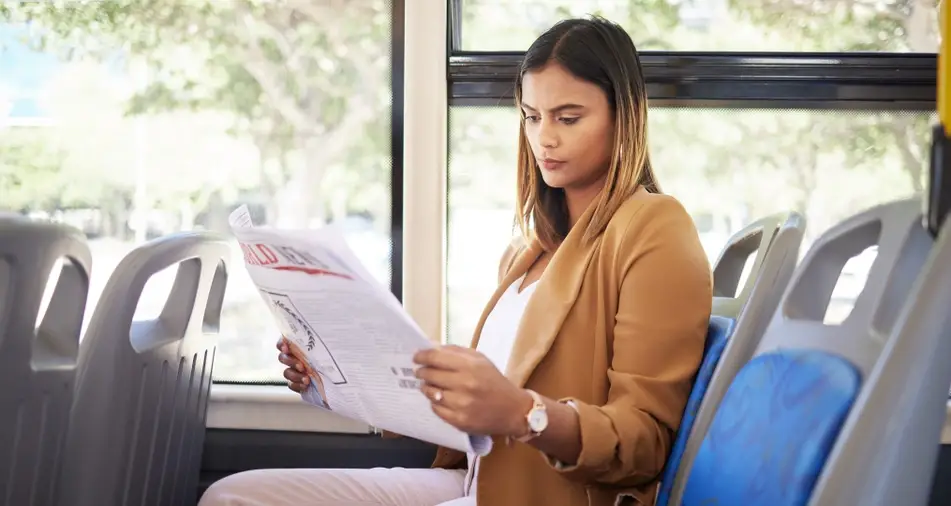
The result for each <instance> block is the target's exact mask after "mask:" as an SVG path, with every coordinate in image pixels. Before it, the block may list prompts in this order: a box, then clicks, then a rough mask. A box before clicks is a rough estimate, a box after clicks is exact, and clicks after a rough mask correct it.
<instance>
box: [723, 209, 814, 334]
mask: <svg viewBox="0 0 951 506" xmlns="http://www.w3.org/2000/svg"><path fill="white" fill-rule="evenodd" d="M805 229H806V218H805V217H804V216H803V215H801V214H799V213H797V212H795V211H789V212H783V213H776V214H771V215H769V216H766V217H764V218H760V219H758V220H756V221H754V222H753V223H750V224H749V225H747V226H746V227H743V229H742V230H740V231H739V232H737V233H735V234H733V236H732V237H730V239H729V240H728V241H727V244H726V246H725V247H724V248H723V249H722V250H721V251H720V256H719V257H717V261H716V262H715V263H714V267H713V314H715V315H719V316H725V317H728V318H736V317H738V316H739V315H740V312H742V311H743V308H744V307H746V303H747V302H749V300H750V298H751V297H752V295H753V288H754V287H755V286H756V283H757V282H758V281H759V279H760V277H761V276H762V275H763V274H764V273H765V274H767V275H769V274H771V272H768V269H764V267H765V266H764V263H765V262H766V259H767V258H768V255H769V252H770V247H771V246H772V244H773V243H774V242H775V241H776V240H777V239H778V238H780V237H782V239H783V241H784V242H788V243H789V245H790V246H788V247H794V248H795V251H793V252H792V253H794V256H795V255H798V251H799V250H798V248H799V245H800V244H801V243H802V236H803V235H804V234H805ZM784 251H785V250H784ZM754 253H755V254H756V256H755V257H753V264H752V266H751V268H750V271H749V275H748V276H747V278H746V280H745V281H744V280H743V272H744V270H745V267H746V265H747V262H748V260H749V258H750V257H751V256H752V255H753V254H754ZM740 281H744V283H743V286H742V287H741V286H740Z"/></svg>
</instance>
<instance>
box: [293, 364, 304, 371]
mask: <svg viewBox="0 0 951 506" xmlns="http://www.w3.org/2000/svg"><path fill="white" fill-rule="evenodd" d="M294 368H296V369H297V370H298V371H300V372H304V366H303V365H302V364H297V365H296V366H294Z"/></svg>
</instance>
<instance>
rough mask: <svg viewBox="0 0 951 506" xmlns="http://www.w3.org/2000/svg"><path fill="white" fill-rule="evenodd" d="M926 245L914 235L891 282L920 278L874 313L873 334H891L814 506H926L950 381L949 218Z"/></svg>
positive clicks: (822, 479)
mask: <svg viewBox="0 0 951 506" xmlns="http://www.w3.org/2000/svg"><path fill="white" fill-rule="evenodd" d="M926 229H927V228H926ZM928 233H929V236H930V233H931V232H930V230H928ZM928 243H929V241H928V240H927V239H925V238H924V237H922V236H921V235H920V234H919V233H918V232H917V231H916V232H915V234H914V239H912V240H909V241H908V243H906V244H905V248H906V249H907V250H910V252H909V253H908V254H906V255H905V256H904V260H903V263H902V264H899V265H897V266H896V270H895V271H894V272H893V274H892V279H891V280H890V282H892V283H894V282H896V281H897V282H898V283H912V282H913V281H914V280H915V278H917V281H914V284H913V286H912V287H911V289H910V290H909V292H910V294H909V295H908V296H907V297H903V295H904V293H903V291H902V290H897V289H895V288H894V287H889V289H890V290H891V292H890V293H888V294H887V295H886V296H885V297H884V300H886V301H887V302H883V307H882V308H881V309H879V311H878V313H877V314H876V315H874V320H873V324H872V325H873V326H874V330H875V331H876V332H877V333H878V335H879V336H889V337H888V338H887V341H886V342H885V343H884V345H883V349H882V357H881V359H880V360H879V361H878V363H877V364H876V365H875V367H874V368H873V369H872V370H871V372H870V373H869V375H868V379H867V380H866V381H865V385H864V386H863V389H862V392H861V394H860V395H859V398H858V399H857V401H856V405H855V407H854V408H853V409H852V413H850V415H849V417H848V419H847V420H846V422H845V425H844V426H843V428H842V435H841V436H840V437H839V441H838V443H837V445H836V447H835V448H834V450H833V452H832V454H831V455H830V456H829V459H828V461H827V463H826V467H825V469H824V472H823V474H822V475H821V476H820V478H819V482H818V483H817V484H816V488H815V491H814V492H813V497H812V504H814V505H821V506H826V505H836V504H863V505H865V504H868V505H873V506H876V505H882V506H884V505H893V504H902V505H908V506H918V505H921V506H924V505H926V504H928V503H929V500H930V493H931V488H932V487H931V486H932V480H933V479H934V473H935V467H936V466H937V460H938V452H939V448H940V447H939V444H938V442H940V440H941V430H942V428H943V426H944V424H945V420H946V417H947V390H948V385H949V384H951V360H948V357H949V356H951V311H949V308H951V220H945V222H944V223H943V224H942V226H941V228H940V229H939V232H938V234H937V238H936V239H935V242H934V246H933V247H932V249H931V252H930V254H929V255H925V254H924V251H925V250H927V246H928ZM918 271H921V274H920V275H917V276H916V274H917V273H918ZM903 299H904V300H906V301H907V302H906V304H903V305H902V307H901V308H900V309H897V310H896V309H894V308H893V306H896V305H899V304H900V303H901V302H902V300H903Z"/></svg>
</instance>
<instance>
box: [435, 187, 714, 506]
mask: <svg viewBox="0 0 951 506" xmlns="http://www.w3.org/2000/svg"><path fill="white" fill-rule="evenodd" d="M593 208H594V206H590V208H589V210H588V211H587V212H586V213H585V214H584V215H583V216H582V217H581V218H580V219H579V221H578V224H577V226H575V227H574V228H573V229H572V232H571V233H570V234H569V235H568V237H567V238H566V239H565V241H564V242H563V243H562V245H561V246H560V247H559V248H558V250H557V251H556V253H555V255H554V256H553V257H552V259H551V262H550V263H549V265H548V267H547V268H546V270H545V273H544V274H543V275H542V277H541V279H539V281H538V285H537V286H536V289H535V293H534V294H533V295H532V297H531V299H530V301H529V303H528V306H527V307H526V309H525V313H524V316H523V317H522V322H521V325H520V327H519V329H518V333H517V337H516V341H515V345H514V347H513V350H512V356H511V359H510V360H509V366H508V370H507V371H505V373H506V375H507V376H508V377H509V378H510V379H511V380H512V381H513V382H515V383H516V384H517V385H518V386H524V387H525V388H531V389H533V390H535V391H537V392H539V393H540V394H542V395H545V396H547V397H549V398H553V399H558V400H567V399H572V400H574V401H575V403H576V404H577V406H578V411H579V419H580V425H581V441H582V450H581V455H580V458H579V459H578V462H577V463H576V464H575V465H573V466H571V467H565V468H563V469H558V468H556V467H555V463H554V462H553V461H551V459H549V458H548V457H547V456H545V455H543V454H542V453H541V452H540V451H539V450H537V449H535V448H534V447H532V446H530V445H528V444H524V443H513V444H512V445H511V446H508V445H506V443H505V441H504V438H496V439H495V441H494V447H493V449H492V452H491V453H490V454H489V455H487V456H486V457H484V458H483V459H482V461H481V464H480V468H479V479H478V483H477V485H476V486H477V487H478V489H477V493H478V504H479V506H530V505H532V506H533V505H540V506H541V505H545V506H581V505H590V506H607V505H613V504H644V505H652V504H654V499H655V495H656V490H657V484H658V478H659V476H660V473H661V471H662V469H663V467H664V463H665V461H666V459H667V456H668V454H669V452H670V447H671V445H672V439H673V435H674V433H675V432H676V430H677V428H678V426H679V425H680V418H681V415H682V414H683V410H684V406H685V405H686V402H687V396H688V395H689V393H690V388H691V384H692V379H693V377H694V374H695V373H696V371H697V368H698V367H699V365H700V360H701V356H702V354H703V345H704V337H705V335H706V330H707V325H708V323H709V319H710V311H711V305H712V300H713V288H712V284H713V283H712V275H711V272H710V265H709V262H708V260H707V257H706V255H705V253H704V251H703V247H702V246H701V244H700V239H699V237H698V235H697V230H696V227H695V226H694V224H693V221H692V220H691V218H690V216H689V215H688V214H687V212H686V211H685V210H684V208H683V207H682V206H681V204H680V203H679V202H678V201H676V200H675V199H674V198H672V197H669V196H666V195H657V194H651V193H648V192H646V191H644V190H640V191H638V192H637V193H636V194H635V195H634V196H632V197H631V198H630V199H628V200H627V201H626V202H625V203H624V204H623V205H622V206H621V208H620V209H619V210H618V211H617V212H616V213H615V215H614V217H613V218H612V219H611V221H610V223H609V225H608V227H607V229H606V230H605V232H604V233H603V234H601V236H600V237H598V238H597V239H596V240H595V241H594V242H593V243H592V244H590V245H583V244H582V242H581V234H582V230H583V229H584V226H585V225H586V224H587V222H588V221H589V220H590V218H591V214H592V209H593ZM540 253H541V247H540V246H539V244H538V243H537V242H531V243H530V244H527V245H525V246H522V247H519V246H517V245H513V246H510V247H509V249H508V250H507V251H506V252H505V254H504V256H503V258H502V262H501V264H500V269H499V286H498V289H496V291H495V294H494V295H493V296H492V298H491V299H490V300H489V302H488V304H487V305H486V308H485V310H484V311H483V313H482V318H481V319H480V320H479V323H478V325H477V326H476V329H475V334H474V338H473V341H472V346H473V347H475V346H476V344H477V343H478V342H479V335H480V332H481V330H482V325H483V324H484V323H485V319H486V317H487V316H488V314H489V313H490V312H491V311H492V308H493V307H494V306H495V304H496V302H497V301H498V300H499V297H500V296H501V295H502V292H504V291H505V289H506V288H507V287H508V286H509V285H511V283H512V282H514V281H516V280H517V279H519V278H520V277H521V276H522V275H524V274H525V272H526V271H527V270H528V268H529V267H530V266H531V265H532V264H533V263H534V261H535V259H536V258H537V257H538V255H539V254H540ZM465 465H466V459H465V455H464V454H463V453H460V452H458V451H455V450H450V449H446V448H440V449H439V451H438V453H437V456H436V459H435V461H434V462H433V467H443V468H458V467H464V466H465Z"/></svg>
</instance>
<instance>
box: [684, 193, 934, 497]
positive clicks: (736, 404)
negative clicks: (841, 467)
mask: <svg viewBox="0 0 951 506" xmlns="http://www.w3.org/2000/svg"><path fill="white" fill-rule="evenodd" d="M920 208H921V205H920V203H919V201H917V200H914V199H909V200H903V201H898V202H893V203H890V204H885V205H882V206H878V207H875V208H872V209H869V210H868V211H865V212H863V213H860V214H859V215H857V216H854V217H852V218H850V219H848V220H846V221H844V222H843V223H841V224H839V225H837V226H835V227H833V228H832V229H831V230H829V231H828V232H826V233H825V234H823V235H822V236H821V237H820V238H819V239H818V240H817V241H816V243H815V244H814V245H813V247H812V248H811V249H810V251H809V253H808V254H807V255H806V257H805V258H804V259H803V262H802V264H801V265H800V266H799V268H798V269H796V271H795V272H794V274H793V277H792V280H791V281H790V283H789V285H788V287H787V289H786V291H785V293H784V295H783V297H782V299H781V300H780V302H779V304H778V307H777V308H776V310H775V311H774V312H773V314H772V318H771V319H770V322H769V325H768V327H767V328H766V331H765V333H764V334H763V338H762V339H761V340H760V343H759V345H758V347H757V349H756V351H755V353H754V356H753V358H752V359H751V360H750V361H749V362H748V363H747V364H746V365H744V366H743V367H742V368H741V369H740V371H739V373H738V374H737V375H736V377H735V378H734V379H733V381H732V382H731V384H730V386H729V388H728V389H727V391H726V394H725V395H724V397H723V399H722V401H721V403H720V405H719V407H718V409H717V411H716V413H715V415H714V418H713V421H712V423H711V424H710V427H709V430H708V431H707V433H706V435H705V436H704V438H703V440H702V442H701V445H700V448H699V450H698V452H697V455H696V457H695V458H694V461H693V463H692V466H691V468H690V469H689V471H688V473H689V475H688V478H687V482H686V486H685V489H684V493H683V501H682V503H683V504H687V505H699V504H713V503H716V504H751V505H752V504H770V505H774V506H786V505H805V504H807V503H808V501H809V499H810V497H811V495H812V493H813V489H814V486H815V484H816V482H817V479H818V477H819V475H820V473H821V472H822V470H823V468H824V467H825V464H826V461H827V458H828V457H829V454H830V452H831V451H832V448H833V447H834V446H835V444H836V441H837V439H838V437H839V435H840V431H841V428H842V426H843V423H844V422H845V420H846V418H847V417H848V416H849V413H850V411H851V410H852V407H853V406H854V405H855V402H856V399H857V398H858V395H859V393H860V391H861V388H862V381H863V378H867V377H868V375H869V373H870V372H871V370H872V369H873V367H875V365H876V363H877V362H878V360H879V358H880V356H881V355H882V353H881V352H882V349H883V347H884V345H885V343H886V341H887V339H886V337H887V336H888V334H889V332H890V329H891V328H892V326H893V325H894V323H895V321H896V319H897V317H898V315H899V313H900V311H901V308H902V305H903V304H904V302H905V301H906V300H907V298H908V296H909V294H910V293H911V291H912V285H913V283H914V282H915V280H916V279H917V277H918V274H919V272H920V270H921V266H922V265H923V264H924V261H925V259H926V257H927V256H928V254H929V253H930V252H931V249H932V244H933V241H932V240H931V238H930V235H929V234H927V232H926V231H925V229H924V228H923V227H922V225H921V211H920ZM876 244H877V245H878V250H879V253H878V256H877V257H876V259H875V261H874V263H873V264H872V266H871V269H870V271H869V274H868V279H867V282H866V284H865V288H864V289H863V291H862V292H861V294H860V295H859V296H858V298H857V300H856V302H855V306H854V307H853V310H852V312H851V313H850V314H849V316H848V317H846V319H845V320H844V321H843V322H842V323H841V324H839V325H830V324H826V323H824V321H823V320H824V317H825V312H826V310H827V308H828V305H829V301H830V299H831V296H832V292H833V289H834V288H835V285H836V283H837V281H838V277H839V276H838V275H839V273H840V272H841V271H842V267H843V266H844V265H845V263H846V262H847V261H848V260H849V259H850V258H851V257H853V256H855V255H857V254H859V253H861V252H862V251H864V250H866V249H867V248H869V247H871V246H874V245H876ZM935 441H937V436H936V439H935Z"/></svg>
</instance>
